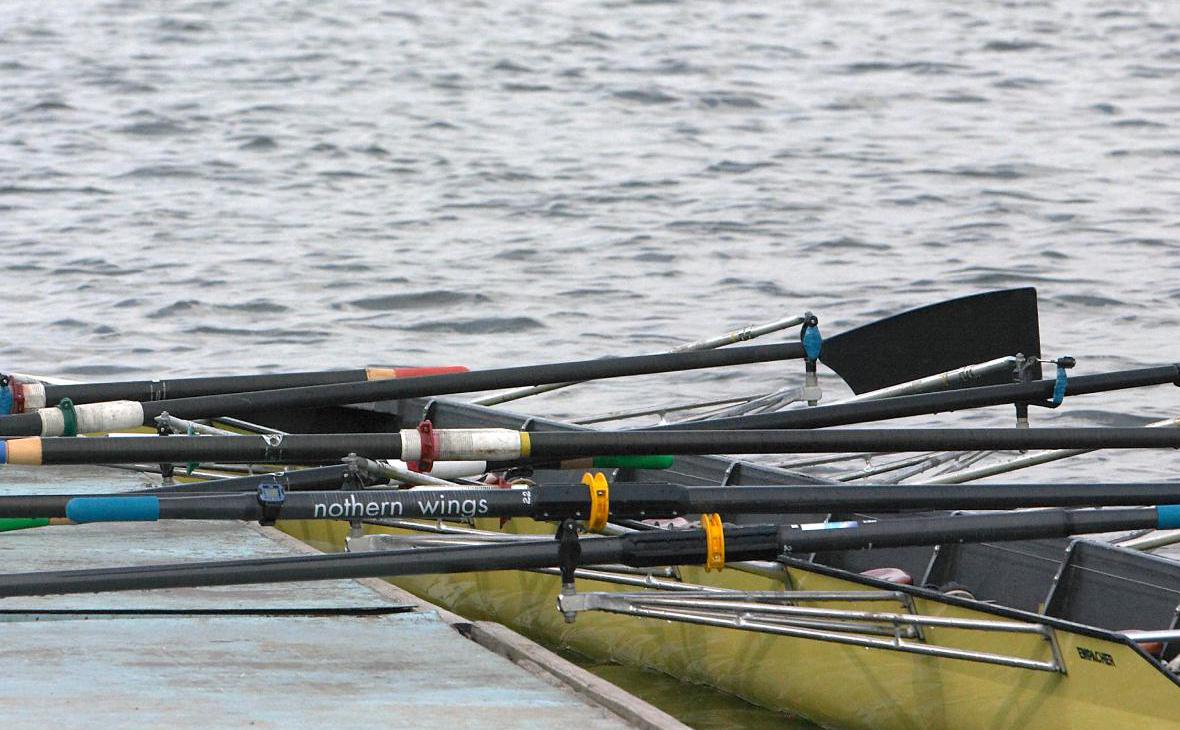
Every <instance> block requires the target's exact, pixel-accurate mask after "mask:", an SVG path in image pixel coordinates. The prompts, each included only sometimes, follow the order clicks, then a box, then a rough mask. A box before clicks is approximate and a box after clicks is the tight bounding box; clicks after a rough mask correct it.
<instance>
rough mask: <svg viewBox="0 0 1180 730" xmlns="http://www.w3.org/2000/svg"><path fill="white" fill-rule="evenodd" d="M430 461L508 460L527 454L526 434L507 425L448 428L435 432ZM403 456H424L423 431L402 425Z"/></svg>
mask: <svg viewBox="0 0 1180 730" xmlns="http://www.w3.org/2000/svg"><path fill="white" fill-rule="evenodd" d="M432 435H433V438H434V440H435V444H437V447H435V446H434V445H433V444H432V445H431V447H429V448H428V449H427V451H428V452H429V453H428V456H429V457H430V460H431V461H434V460H439V461H507V460H511V459H519V458H521V457H522V456H528V448H527V447H526V446H525V444H526V443H527V441H526V439H527V435H526V436H522V435H521V432H520V431H512V430H510V429H506V428H446V429H439V430H437V431H434V432H433V433H432ZM401 437H402V459H403V460H404V461H421V460H422V451H423V449H422V434H420V433H419V432H418V431H417V430H415V429H409V428H406V429H402V431H401Z"/></svg>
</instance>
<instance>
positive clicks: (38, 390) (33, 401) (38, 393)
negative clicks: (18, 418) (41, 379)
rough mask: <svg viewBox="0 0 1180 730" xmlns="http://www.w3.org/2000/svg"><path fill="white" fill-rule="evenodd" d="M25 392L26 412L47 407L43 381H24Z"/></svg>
mask: <svg viewBox="0 0 1180 730" xmlns="http://www.w3.org/2000/svg"><path fill="white" fill-rule="evenodd" d="M21 389H22V390H23V391H24V394H25V413H32V412H33V411H35V410H37V409H38V408H44V407H45V386H44V385H42V384H41V383H22V384H21Z"/></svg>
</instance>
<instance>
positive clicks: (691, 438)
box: [0, 428, 1180, 470]
mask: <svg viewBox="0 0 1180 730" xmlns="http://www.w3.org/2000/svg"><path fill="white" fill-rule="evenodd" d="M424 445H427V447H424ZM1058 448H1080V449H1172V448H1180V430H1176V429H1156V428H1149V429H1147V428H1035V429H1027V428H979V429H953V428H947V429H937V428H934V429H931V428H913V429H841V430H771V431H532V432H529V431H513V430H510V429H501V428H485V429H439V430H436V431H429V432H427V433H426V436H425V437H424V435H423V433H422V432H420V431H418V430H416V429H405V430H403V431H400V432H398V433H357V434H290V435H287V436H168V437H166V438H161V437H142V438H83V439H72V438H38V437H32V438H22V439H12V440H9V441H7V442H3V443H2V444H0V464H3V463H7V464H23V465H28V466H36V465H40V464H123V463H128V462H148V463H162V462H170V461H172V462H185V461H198V462H210V461H225V462H240V463H248V464H284V463H310V462H322V461H335V460H337V459H341V458H343V457H345V456H347V455H348V454H351V453H355V454H357V455H359V456H364V457H366V458H369V459H403V460H405V461H419V462H430V461H467V460H483V461H487V462H488V468H489V469H493V470H494V469H498V468H505V467H507V466H509V465H513V464H516V463H519V462H521V461H526V460H532V461H541V462H548V461H555V460H563V459H575V458H584V457H594V456H614V457H621V456H633V455H649V454H663V455H669V454H671V455H683V454H776V453H836V452H841V451H976V450H1013V451H1016V450H1027V449H1058ZM428 451H429V454H427V452H428Z"/></svg>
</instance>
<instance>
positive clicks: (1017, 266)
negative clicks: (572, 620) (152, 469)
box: [0, 0, 1180, 479]
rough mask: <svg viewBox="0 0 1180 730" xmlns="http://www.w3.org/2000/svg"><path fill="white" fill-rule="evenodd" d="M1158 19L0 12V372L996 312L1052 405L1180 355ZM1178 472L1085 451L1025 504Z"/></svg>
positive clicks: (639, 340) (126, 371) (774, 376)
mask: <svg viewBox="0 0 1180 730" xmlns="http://www.w3.org/2000/svg"><path fill="white" fill-rule="evenodd" d="M1178 21H1180V5H1177V4H1175V3H1167V2H1138V3H1136V2H1122V3H1113V2H1108V1H1106V2H1097V1H1091V2H971V3H946V2H934V1H933V0H907V1H906V2H888V1H887V2H879V3H873V4H869V5H866V4H864V3H859V2H850V1H832V2H825V3H815V2H811V1H808V2H802V1H787V0H784V1H783V2H778V3H771V4H767V3H754V2H692V3H682V2H659V1H655V2H651V1H647V2H643V1H638V2H561V3H529V2H520V1H519V0H503V1H501V2H495V3H492V2H452V3H446V4H444V5H440V6H421V7H419V6H410V5H405V6H398V5H389V4H385V3H367V2H344V1H341V2H333V3H318V4H307V3H291V2H276V1H267V0H259V1H258V2H242V1H241V0H222V1H220V2H178V3H153V2H130V1H128V2H114V3H111V2H84V1H82V0H79V1H78V2H70V3H57V2H29V1H27V0H10V1H9V2H8V3H6V6H5V12H4V13H3V15H2V17H0V253H2V255H3V261H4V269H5V270H6V271H7V277H8V285H7V286H5V287H4V288H3V289H2V290H0V306H2V307H3V311H4V312H5V314H6V321H7V322H8V332H9V335H8V336H7V337H5V338H3V340H2V341H0V363H4V366H5V367H11V368H13V369H16V370H21V371H31V372H54V373H59V374H63V375H70V376H79V377H124V376H133V375H134V376H147V375H151V376H159V375H163V374H176V375H180V374H184V375H192V374H200V373H214V372H217V373H221V372H243V371H254V370H272V369H273V370H296V369H310V368H321V367H334V366H356V365H360V364H365V363H462V364H467V365H469V366H472V367H488V366H499V365H507V364H514V363H527V362H540V361H550V360H560V359H581V358H586V357H592V356H597V355H601V354H606V353H642V352H650V351H654V350H658V349H662V348H665V347H669V346H672V345H674V344H677V343H679V342H682V341H685V340H690V339H696V338H698V337H700V336H704V335H708V334H713V333H716V332H720V331H724V330H727V329H731V328H733V327H737V326H741V325H744V324H748V323H751V322H755V321H762V320H768V319H772V318H776V317H778V316H781V315H784V314H795V313H799V312H801V311H802V310H804V309H812V310H814V311H816V312H817V313H818V314H819V315H820V317H821V318H822V322H823V326H824V328H825V331H828V332H836V331H840V330H841V329H843V328H845V327H848V326H853V325H855V324H859V323H862V322H865V321H867V320H870V319H873V318H876V317H880V316H885V315H887V314H891V313H894V312H897V311H899V310H901V309H905V308H908V307H911V306H916V305H920V304H924V303H928V302H932V301H936V300H940V299H943V298H947V297H951V296H957V295H962V294H967V293H972V292H976V291H980V290H985V289H989V288H998V287H1009V286H1022V285H1035V286H1037V287H1038V289H1039V291H1040V295H1041V305H1042V313H1041V324H1042V332H1043V341H1044V342H1045V352H1046V354H1048V355H1054V356H1056V355H1059V354H1072V355H1075V356H1077V357H1079V359H1080V363H1079V366H1078V368H1077V370H1076V371H1075V372H1076V373H1079V374H1081V373H1085V372H1097V371H1100V370H1104V369H1111V368H1124V367H1131V366H1135V365H1139V364H1157V363H1163V362H1172V361H1176V360H1180V344H1178V342H1180V339H1178V338H1177V337H1176V333H1177V332H1180V317H1178V316H1177V314H1176V305H1175V302H1176V298H1177V295H1180V283H1178V281H1180V279H1178V276H1177V273H1178V271H1180V254H1178V248H1180V238H1178V235H1177V232H1178V226H1180V218H1178V217H1177V214H1176V212H1175V211H1177V210H1180V185H1177V182H1178V178H1180V145H1178V144H1177V143H1176V141H1175V138H1176V129H1177V126H1178V123H1180V122H1178V112H1180V101H1178V99H1180V35H1178V31H1177V28H1178V27H1180V25H1178ZM782 374H783V369H782V368H781V367H779V366H760V367H751V368H744V369H741V370H740V371H737V372H732V373H693V374H683V375H677V376H674V377H666V378H654V377H651V378H641V379H635V380H631V381H618V382H613V383H610V384H604V385H599V386H587V387H582V388H578V389H572V390H569V391H563V392H561V393H557V394H553V395H550V396H545V397H543V398H538V399H536V400H535V401H534V403H533V405H532V406H531V407H532V408H534V409H536V410H537V411H539V412H542V413H546V414H553V415H570V414H579V415H586V414H590V413H599V412H603V411H610V410H615V409H617V408H619V407H622V406H623V405H630V404H634V403H639V404H649V403H660V402H664V401H678V400H683V399H685V398H688V397H696V396H700V397H702V398H703V399H704V398H714V397H724V396H728V395H733V394H743V393H755V392H762V391H765V390H766V389H767V388H768V383H769V382H771V381H779V380H781V378H782ZM790 374H791V375H792V376H794V375H795V372H794V370H793V369H792V370H791V372H790ZM827 387H828V389H829V391H830V393H829V394H830V395H838V394H839V385H838V383H835V382H833V381H832V380H831V379H829V381H828V382H827ZM1178 403H1180V401H1178V400H1177V399H1176V395H1175V393H1174V391H1171V390H1170V389H1167V388H1157V389H1151V390H1144V391H1140V392H1131V393H1121V394H1115V395H1109V396H1102V397H1087V398H1086V399H1084V401H1083V400H1082V399H1078V401H1077V402H1075V403H1070V404H1068V405H1069V408H1066V409H1063V410H1061V411H1057V412H1052V413H1048V412H1044V411H1034V418H1035V419H1036V421H1037V422H1040V423H1050V422H1052V423H1058V424H1070V425H1087V424H1088V425H1095V424H1113V425H1121V424H1137V423H1143V422H1145V420H1148V419H1156V418H1163V417H1166V416H1175V415H1177V410H1178V409H1177V404H1178ZM1010 418H1011V415H1010V409H1001V408H996V409H989V410H987V411H983V412H979V413H975V414H960V415H957V416H937V417H930V418H925V419H911V420H910V422H912V423H941V424H947V423H964V422H969V423H972V424H981V425H1006V424H1008V423H1010ZM1170 466H1171V464H1170V460H1167V459H1163V460H1161V459H1158V458H1157V457H1152V456H1150V455H1130V454H1119V455H1117V457H1116V456H1111V455H1109V454H1099V455H1094V456H1091V457H1086V458H1083V459H1076V460H1073V461H1067V462H1062V463H1059V464H1056V465H1052V466H1046V467H1040V468H1039V469H1038V470H1036V471H1032V472H1029V473H1028V474H1026V475H1022V476H1021V477H1020V478H1025V479H1054V478H1069V477H1087V478H1099V479H1101V478H1108V479H1120V478H1121V479H1127V478H1162V477H1170V476H1171V473H1170V472H1171V469H1170V468H1169V467H1170Z"/></svg>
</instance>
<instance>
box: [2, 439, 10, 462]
mask: <svg viewBox="0 0 1180 730" xmlns="http://www.w3.org/2000/svg"><path fill="white" fill-rule="evenodd" d="M7 463H8V442H7V441H0V464H7Z"/></svg>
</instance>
